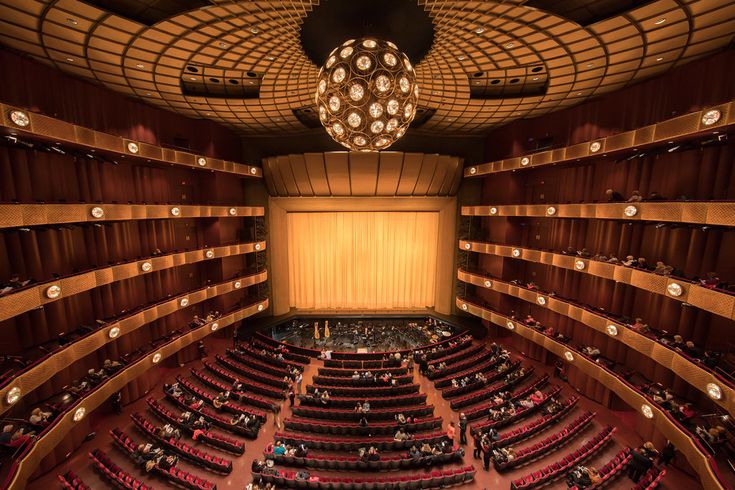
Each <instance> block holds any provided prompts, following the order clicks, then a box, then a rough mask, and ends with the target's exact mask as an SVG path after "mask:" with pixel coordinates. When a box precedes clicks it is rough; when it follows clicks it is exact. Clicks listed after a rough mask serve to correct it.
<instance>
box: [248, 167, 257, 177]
mask: <svg viewBox="0 0 735 490" xmlns="http://www.w3.org/2000/svg"><path fill="white" fill-rule="evenodd" d="M250 173H251V174H252V175H255V174H257V173H258V169H256V168H255V167H250Z"/></svg>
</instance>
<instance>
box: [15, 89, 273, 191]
mask: <svg viewBox="0 0 735 490" xmlns="http://www.w3.org/2000/svg"><path fill="white" fill-rule="evenodd" d="M0 110H2V113H3V114H4V115H7V114H8V113H10V111H13V110H22V111H23V112H25V113H26V114H28V116H29V118H30V120H31V123H30V124H29V125H28V126H26V127H25V128H22V127H20V126H17V125H16V124H14V123H13V122H12V121H11V120H10V118H9V117H3V118H0V127H1V128H2V129H3V130H4V131H6V132H12V133H16V134H18V135H19V136H23V137H28V138H39V139H42V140H44V141H53V142H63V143H66V144H70V145H73V146H76V147H82V148H85V149H92V150H103V151H114V152H118V153H122V154H125V155H126V158H132V159H140V161H146V160H148V161H155V162H158V163H167V164H173V165H183V166H186V167H196V168H205V169H207V170H214V171H216V172H227V173H232V174H237V175H239V176H241V177H253V178H261V177H262V176H263V172H262V170H261V169H260V168H258V167H254V166H252V165H245V164H243V163H237V162H231V161H227V160H220V159H219V158H213V157H208V156H206V155H197V154H194V153H188V152H183V151H176V152H175V156H176V158H170V155H169V154H168V153H167V150H166V149H165V148H163V147H160V146H156V145H150V144H148V143H141V142H139V141H134V140H130V139H127V138H122V137H120V136H115V135H113V134H109V133H103V132H101V131H95V130H94V129H90V128H85V127H82V126H77V125H76V124H72V123H69V122H66V121H62V120H61V119H55V118H53V117H49V116H46V115H42V114H38V113H35V112H30V111H28V110H25V109H21V108H19V107H13V106H10V105H7V104H2V103H0ZM128 141H132V142H134V143H136V144H138V147H139V148H140V151H139V152H138V153H137V154H135V153H130V152H129V151H128V150H127V142H128ZM200 156H203V157H204V158H206V159H207V164H206V165H205V166H204V167H202V166H200V165H198V163H197V160H198V158H199V157H200Z"/></svg>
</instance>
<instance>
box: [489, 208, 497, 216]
mask: <svg viewBox="0 0 735 490" xmlns="http://www.w3.org/2000/svg"><path fill="white" fill-rule="evenodd" d="M490 214H491V215H493V216H495V215H496V214H498V208H496V207H495V206H493V207H491V208H490Z"/></svg>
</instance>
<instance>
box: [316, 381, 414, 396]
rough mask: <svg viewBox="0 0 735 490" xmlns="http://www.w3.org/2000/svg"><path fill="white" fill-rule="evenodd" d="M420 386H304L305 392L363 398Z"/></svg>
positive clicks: (408, 390) (399, 392)
mask: <svg viewBox="0 0 735 490" xmlns="http://www.w3.org/2000/svg"><path fill="white" fill-rule="evenodd" d="M419 388H420V386H419V385H417V384H405V385H397V386H360V387H355V386H329V385H322V384H313V385H309V386H307V387H306V392H307V393H314V390H319V391H324V390H327V391H329V395H330V396H338V397H352V398H355V397H357V398H364V397H375V396H396V395H408V394H411V393H418V392H419Z"/></svg>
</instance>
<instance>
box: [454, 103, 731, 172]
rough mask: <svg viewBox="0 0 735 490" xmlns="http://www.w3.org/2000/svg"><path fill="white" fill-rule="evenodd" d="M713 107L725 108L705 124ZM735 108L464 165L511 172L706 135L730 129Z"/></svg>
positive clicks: (725, 108)
mask: <svg viewBox="0 0 735 490" xmlns="http://www.w3.org/2000/svg"><path fill="white" fill-rule="evenodd" d="M711 109H718V110H719V111H720V112H721V117H720V120H719V121H717V122H716V123H714V124H712V125H710V126H705V125H704V124H703V123H702V116H704V114H705V112H707V111H709V110H711ZM734 111H735V101H730V102H727V103H725V104H720V105H717V106H713V107H708V108H706V109H702V110H701V111H696V112H690V113H689V114H685V115H683V116H679V117H674V118H671V119H667V120H665V121H661V122H659V123H657V124H654V125H651V126H644V127H642V128H639V129H636V130H635V131H626V132H624V133H619V134H614V135H611V136H607V137H605V138H597V139H594V140H590V141H587V142H584V143H578V144H575V145H571V146H566V147H564V148H559V149H557V150H554V151H553V152H549V151H543V152H537V153H529V154H526V155H522V156H521V157H513V158H506V159H505V160H496V161H494V162H488V163H481V164H479V165H475V166H474V167H468V168H466V169H464V176H465V177H480V176H483V175H488V174H493V173H498V172H507V171H508V170H518V169H525V168H531V167H537V166H541V165H551V164H555V163H563V162H569V161H572V160H577V159H580V160H581V159H584V158H590V157H599V156H601V155H603V154H604V153H606V152H607V153H610V152H615V151H625V150H634V149H638V148H641V147H645V146H647V145H655V144H662V143H667V142H669V141H677V140H680V139H689V138H692V137H695V136H703V135H704V134H705V133H709V132H710V131H712V130H723V129H725V130H726V129H728V128H730V127H731V126H733V125H735V113H734ZM595 141H596V142H599V143H600V145H601V148H600V149H599V150H598V151H597V152H595V153H592V152H591V151H590V150H589V147H590V145H591V144H592V143H593V142H595ZM523 157H526V158H528V159H529V160H530V163H529V164H528V165H526V166H523V165H521V158H523ZM472 168H474V169H475V173H472V172H471V169H472Z"/></svg>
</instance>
